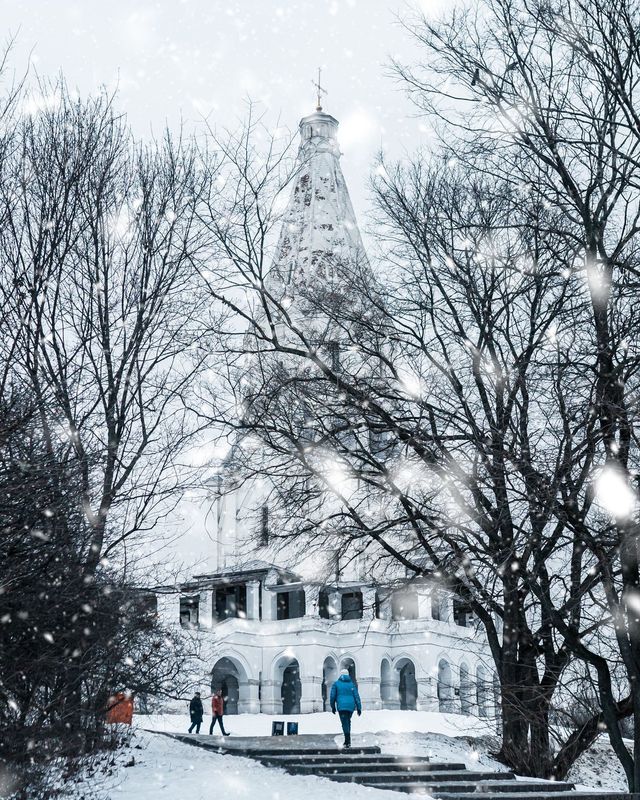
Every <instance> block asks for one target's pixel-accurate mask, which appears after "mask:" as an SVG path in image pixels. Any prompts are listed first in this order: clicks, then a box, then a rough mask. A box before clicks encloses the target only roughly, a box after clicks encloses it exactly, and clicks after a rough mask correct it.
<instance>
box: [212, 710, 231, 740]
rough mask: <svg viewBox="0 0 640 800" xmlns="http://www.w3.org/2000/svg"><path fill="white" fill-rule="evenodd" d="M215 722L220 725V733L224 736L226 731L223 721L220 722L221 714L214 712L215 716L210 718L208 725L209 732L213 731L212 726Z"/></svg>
mask: <svg viewBox="0 0 640 800" xmlns="http://www.w3.org/2000/svg"><path fill="white" fill-rule="evenodd" d="M216 722H217V723H218V724H219V725H220V730H221V731H222V735H223V736H226V734H227V732H226V731H225V729H224V723H223V722H222V714H216V715H215V717H212V718H211V725H210V727H209V734H212V733H213V726H214V725H215V724H216Z"/></svg>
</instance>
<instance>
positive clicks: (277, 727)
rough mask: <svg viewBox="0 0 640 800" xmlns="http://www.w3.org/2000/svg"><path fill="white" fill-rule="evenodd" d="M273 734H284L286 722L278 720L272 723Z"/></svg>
mask: <svg viewBox="0 0 640 800" xmlns="http://www.w3.org/2000/svg"><path fill="white" fill-rule="evenodd" d="M271 735H272V736H284V722H281V721H279V720H276V721H274V722H272V723H271Z"/></svg>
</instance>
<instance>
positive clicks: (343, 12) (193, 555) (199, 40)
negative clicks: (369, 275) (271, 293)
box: [0, 0, 448, 572]
mask: <svg viewBox="0 0 640 800" xmlns="http://www.w3.org/2000/svg"><path fill="white" fill-rule="evenodd" d="M411 2H412V3H413V6H410V5H408V4H407V3H405V2H404V1H403V0H298V2H289V1H288V0H242V2H225V1H224V0H160V1H159V2H155V3H154V2H148V1H147V0H126V1H125V0H81V1H80V0H78V2H72V0H22V2H20V0H0V12H1V13H0V19H1V20H2V26H3V31H4V35H5V37H6V38H9V37H11V36H13V37H16V42H15V46H14V51H13V54H12V56H11V59H10V61H11V65H12V66H13V68H14V69H15V71H16V73H17V74H18V75H21V74H22V73H24V71H25V70H26V69H27V68H28V67H29V65H30V69H31V70H32V74H34V75H35V74H36V73H37V74H39V75H40V76H41V77H55V76H56V75H57V74H59V73H63V74H64V76H65V78H66V80H67V83H68V84H69V86H70V87H71V88H74V89H78V90H79V91H80V92H81V93H82V94H88V93H90V92H92V91H95V90H97V89H99V87H101V86H107V87H108V88H110V89H114V88H115V87H116V86H117V87H118V101H117V103H118V107H119V108H120V109H121V110H122V111H124V112H126V114H127V115H128V117H129V120H130V122H131V124H132V126H133V128H134V130H135V132H136V134H137V135H138V136H141V137H146V136H150V135H152V134H153V133H155V134H158V133H160V132H161V130H162V128H163V126H164V125H165V124H168V125H169V126H170V127H177V126H179V125H180V123H181V121H184V123H185V124H186V125H187V126H188V127H189V128H191V127H192V126H198V125H202V120H203V117H208V119H209V122H210V124H212V125H213V126H214V127H220V128H225V127H235V126H237V125H238V124H239V122H240V120H241V119H242V118H243V116H244V115H245V104H246V100H247V98H248V97H251V98H252V99H253V100H256V101H259V102H260V103H262V104H263V106H264V108H265V110H266V112H267V119H268V122H269V123H270V124H272V125H274V126H275V125H276V124H277V123H278V122H279V123H280V124H281V125H284V126H286V127H289V128H291V129H292V130H295V128H296V126H297V124H298V120H299V118H300V117H301V116H303V115H305V114H309V113H311V112H312V111H313V110H314V107H315V94H314V88H313V86H312V79H314V78H315V75H316V70H317V67H318V66H319V65H321V66H322V67H323V83H324V84H325V85H326V88H327V90H328V95H327V97H326V98H325V100H324V103H323V105H324V109H325V110H326V111H328V112H329V113H331V114H333V115H334V116H335V117H337V118H338V120H339V121H340V123H341V127H340V141H341V147H342V150H343V154H344V155H343V159H342V166H343V169H344V173H345V177H346V179H347V183H348V185H349V189H350V193H351V196H352V199H353V202H354V206H355V210H356V214H357V216H358V219H359V221H360V222H361V225H362V224H363V223H364V215H365V210H366V207H367V180H368V175H369V172H370V168H371V164H372V161H373V159H374V157H375V154H376V152H377V151H378V150H379V149H380V148H381V147H382V148H384V149H386V150H388V151H390V152H391V153H392V154H393V155H401V153H402V151H403V150H404V149H407V150H412V149H413V148H414V147H416V146H417V145H419V144H422V145H424V144H425V143H427V142H426V141H425V133H424V125H423V123H422V122H421V120H419V119H418V118H417V117H416V116H415V109H414V108H413V107H412V105H411V104H410V103H409V101H408V100H407V98H406V96H405V95H404V94H403V92H402V91H401V89H400V87H399V86H398V85H397V83H396V82H395V81H394V80H393V78H391V77H390V76H389V60H390V57H391V56H399V57H401V58H406V59H410V58H411V57H412V55H414V54H415V50H414V45H413V43H412V41H411V38H410V36H409V35H408V34H407V32H406V31H405V30H403V28H402V27H401V25H400V24H399V23H398V21H397V15H398V14H400V15H405V16H406V15H407V13H408V12H409V10H410V9H411V7H413V8H421V9H422V10H423V11H425V13H428V14H433V13H437V10H438V9H439V8H442V6H444V5H446V4H447V2H448V0H411ZM205 512H206V509H204V508H201V507H199V506H198V507H196V506H194V507H192V508H189V504H188V503H186V504H185V503H184V502H183V503H182V504H181V512H179V513H178V514H172V515H171V521H172V523H173V524H176V523H177V522H178V517H179V516H183V522H184V524H185V525H186V527H187V528H190V530H189V531H188V532H187V534H186V535H185V536H184V537H182V538H181V540H180V542H179V543H176V552H177V553H179V560H182V561H184V562H187V563H191V564H196V563H197V564H198V568H199V571H200V572H202V571H203V570H207V569H208V568H211V567H212V566H213V565H212V563H211V556H212V547H211V542H210V540H208V538H207V533H206V529H207V527H208V526H207V525H206V522H205V519H204V516H205ZM196 571H198V570H196Z"/></svg>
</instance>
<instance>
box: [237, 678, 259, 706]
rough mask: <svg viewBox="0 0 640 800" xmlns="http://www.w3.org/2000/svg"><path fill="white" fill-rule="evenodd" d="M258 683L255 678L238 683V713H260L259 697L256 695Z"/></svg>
mask: <svg viewBox="0 0 640 800" xmlns="http://www.w3.org/2000/svg"><path fill="white" fill-rule="evenodd" d="M259 685H260V682H259V681H258V680H257V679H256V678H249V679H248V680H246V681H242V682H241V683H240V697H241V698H242V699H241V700H240V702H239V703H238V713H240V714H259V713H260V699H259V697H258V688H259Z"/></svg>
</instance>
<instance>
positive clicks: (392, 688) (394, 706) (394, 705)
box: [380, 669, 400, 711]
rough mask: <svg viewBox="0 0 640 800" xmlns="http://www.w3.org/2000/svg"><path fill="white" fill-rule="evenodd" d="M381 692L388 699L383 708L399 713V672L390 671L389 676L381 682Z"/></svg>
mask: <svg viewBox="0 0 640 800" xmlns="http://www.w3.org/2000/svg"><path fill="white" fill-rule="evenodd" d="M380 691H381V693H382V694H383V696H384V697H386V698H387V699H386V700H385V701H384V702H383V703H382V707H383V708H388V709H390V710H393V711H397V710H398V709H399V708H400V681H399V675H398V671H397V670H395V669H390V670H389V674H388V675H387V676H385V678H384V680H382V681H381V682H380Z"/></svg>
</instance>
